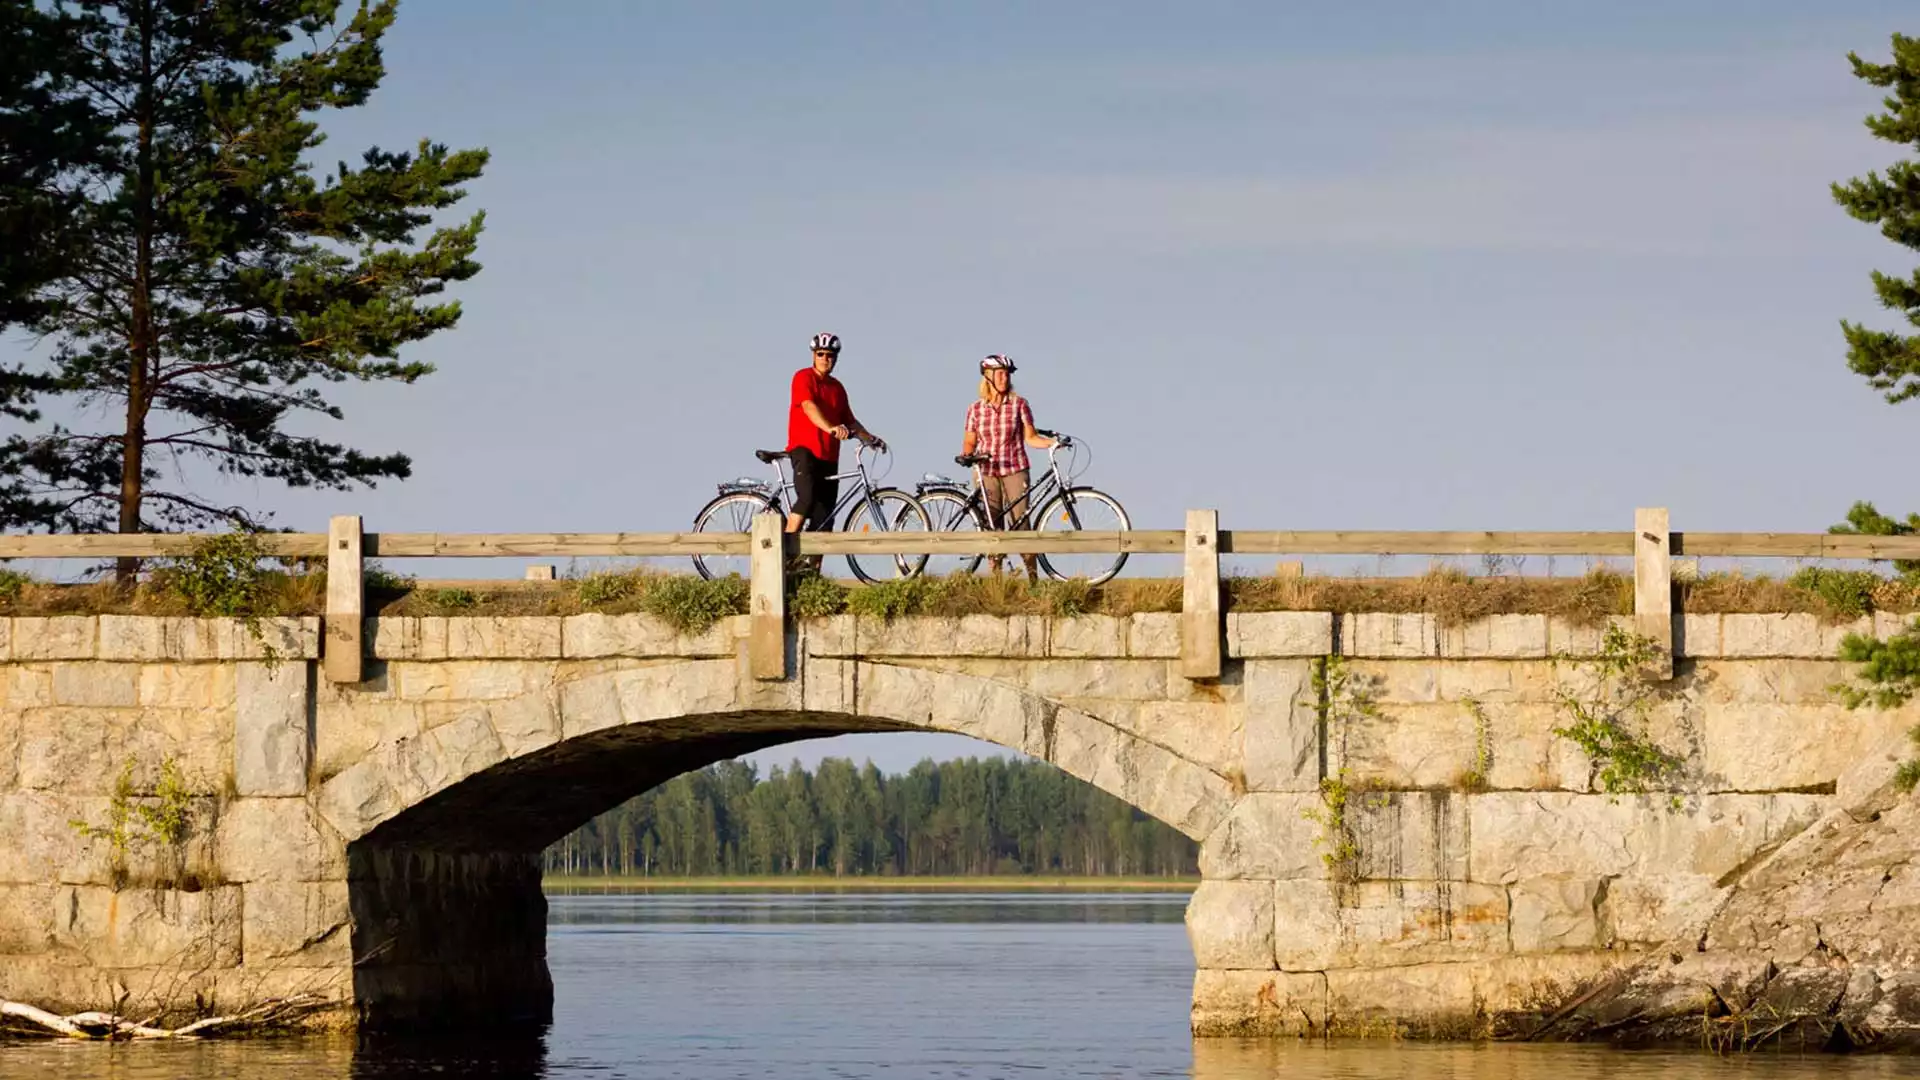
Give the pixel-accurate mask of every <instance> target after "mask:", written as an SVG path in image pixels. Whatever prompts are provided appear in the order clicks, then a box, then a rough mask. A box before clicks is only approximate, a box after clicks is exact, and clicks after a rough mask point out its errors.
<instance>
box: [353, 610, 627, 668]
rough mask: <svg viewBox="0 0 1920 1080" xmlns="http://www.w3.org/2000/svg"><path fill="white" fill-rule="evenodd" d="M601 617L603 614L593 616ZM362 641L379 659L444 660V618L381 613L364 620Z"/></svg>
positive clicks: (445, 656) (445, 647)
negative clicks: (368, 644) (378, 615)
mask: <svg viewBox="0 0 1920 1080" xmlns="http://www.w3.org/2000/svg"><path fill="white" fill-rule="evenodd" d="M592 617H593V618H602V617H603V616H598V615H596V616H592ZM360 633H361V640H362V641H365V642H369V643H370V644H371V647H372V650H373V651H372V655H373V657H374V658H375V659H379V660H445V659H446V658H447V620H446V619H445V618H443V617H440V616H426V617H412V616H398V615H383V616H380V617H378V618H370V619H367V620H366V621H365V622H364V623H363V624H362V627H361V631H360Z"/></svg>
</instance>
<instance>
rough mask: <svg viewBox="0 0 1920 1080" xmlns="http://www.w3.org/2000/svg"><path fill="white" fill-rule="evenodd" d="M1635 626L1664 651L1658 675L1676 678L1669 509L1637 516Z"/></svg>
mask: <svg viewBox="0 0 1920 1080" xmlns="http://www.w3.org/2000/svg"><path fill="white" fill-rule="evenodd" d="M1633 622H1634V629H1635V630H1636V631H1638V632H1639V633H1640V635H1641V636H1643V637H1648V638H1652V639H1653V642H1654V644H1655V646H1657V647H1658V649H1659V650H1660V652H1659V655H1658V656H1657V657H1655V658H1654V662H1653V666H1654V674H1655V675H1656V676H1658V677H1659V678H1662V679H1671V678H1673V536H1672V533H1671V531H1670V530H1669V528H1668V521H1667V510H1666V507H1646V506H1643V507H1640V508H1638V509H1636V510H1635V511H1634V512H1633Z"/></svg>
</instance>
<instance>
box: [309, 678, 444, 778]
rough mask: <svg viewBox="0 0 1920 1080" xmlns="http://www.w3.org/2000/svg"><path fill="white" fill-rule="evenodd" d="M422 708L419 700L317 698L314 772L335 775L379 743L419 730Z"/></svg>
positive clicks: (415, 733)
mask: <svg viewBox="0 0 1920 1080" xmlns="http://www.w3.org/2000/svg"><path fill="white" fill-rule="evenodd" d="M425 708H426V705H425V704H423V703H420V702H412V701H392V700H388V699H385V698H376V697H368V698H365V699H363V700H359V701H340V700H331V701H329V700H323V701H319V702H317V703H316V704H315V706H314V717H313V773H314V775H315V776H317V777H319V778H321V779H326V778H328V777H331V776H335V775H338V774H339V773H340V772H341V771H342V770H343V769H346V768H347V767H348V766H350V765H352V764H354V763H355V762H357V761H360V760H361V759H362V758H365V757H366V756H367V755H368V754H370V753H372V752H373V749H374V747H376V746H379V745H380V744H381V743H384V742H392V741H393V740H395V739H404V738H407V737H409V736H413V735H418V734H420V732H421V731H422V730H424V728H423V725H422V720H421V714H422V712H423V711H424V710H425Z"/></svg>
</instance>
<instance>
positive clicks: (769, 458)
mask: <svg viewBox="0 0 1920 1080" xmlns="http://www.w3.org/2000/svg"><path fill="white" fill-rule="evenodd" d="M753 456H754V457H757V458H759V459H760V460H761V461H762V462H764V463H766V464H768V465H771V464H773V463H774V462H776V461H785V460H786V457H787V452H786V451H785V450H755V451H754V452H753Z"/></svg>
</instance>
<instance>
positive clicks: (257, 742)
mask: <svg viewBox="0 0 1920 1080" xmlns="http://www.w3.org/2000/svg"><path fill="white" fill-rule="evenodd" d="M308 675H309V669H308V666H307V665H306V664H304V663H298V662H284V661H283V662H280V663H250V664H241V665H239V672H238V678H237V680H236V684H235V686H236V690H235V702H236V706H235V714H234V729H233V782H234V789H235V790H236V791H238V792H239V793H240V794H241V795H299V794H302V793H303V792H305V791H306V790H307V763H308V756H307V746H308V743H307V679H308Z"/></svg>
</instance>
